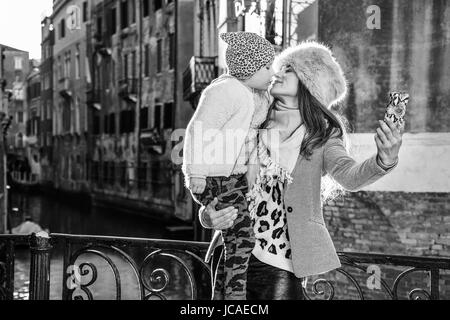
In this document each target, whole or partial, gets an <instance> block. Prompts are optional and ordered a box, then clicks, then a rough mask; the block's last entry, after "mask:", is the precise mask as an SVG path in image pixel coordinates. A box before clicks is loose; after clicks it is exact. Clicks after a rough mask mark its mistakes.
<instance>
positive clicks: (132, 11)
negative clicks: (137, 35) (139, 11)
mask: <svg viewBox="0 0 450 320" xmlns="http://www.w3.org/2000/svg"><path fill="white" fill-rule="evenodd" d="M128 1H129V4H130V21H131V24H133V23H136V0H128Z"/></svg>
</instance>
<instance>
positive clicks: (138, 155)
mask: <svg viewBox="0 0 450 320" xmlns="http://www.w3.org/2000/svg"><path fill="white" fill-rule="evenodd" d="M137 9H138V10H137V11H138V12H137V19H136V20H137V23H138V42H139V55H138V68H137V69H138V73H139V74H138V98H137V102H136V116H135V119H136V121H135V128H136V172H135V175H136V181H137V180H138V179H139V176H138V175H139V167H140V166H141V146H140V144H141V143H140V138H141V124H140V118H141V106H142V39H143V35H142V32H143V27H142V22H143V20H142V1H137Z"/></svg>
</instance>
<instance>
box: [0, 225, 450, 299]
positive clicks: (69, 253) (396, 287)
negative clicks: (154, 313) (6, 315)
mask: <svg viewBox="0 0 450 320" xmlns="http://www.w3.org/2000/svg"><path fill="white" fill-rule="evenodd" d="M207 247H208V244H207V243H201V242H188V241H171V240H154V239H141V238H124V237H104V236H82V235H66V234H51V235H50V236H49V237H45V235H44V237H41V236H37V235H35V234H33V235H31V236H16V235H0V300H2V299H7V300H12V299H13V298H14V290H15V289H14V277H15V275H14V268H15V256H16V252H17V250H28V251H29V254H30V271H29V279H30V283H29V298H30V299H33V300H47V299H49V298H50V291H54V290H50V289H51V288H50V279H55V278H54V277H56V278H58V277H59V278H58V279H59V280H58V281H59V282H60V284H61V285H62V290H61V292H62V293H61V296H58V297H56V298H62V299H63V300H72V299H88V300H92V299H117V300H120V299H131V298H132V299H142V300H146V299H211V298H212V287H213V283H212V281H213V280H212V279H213V277H212V270H215V269H216V267H217V261H218V257H220V256H221V254H220V250H216V254H215V255H214V256H213V259H211V262H210V263H209V264H207V263H205V262H204V259H203V257H205V255H206V251H207ZM58 252H59V253H60V254H58ZM59 256H60V257H61V258H60V259H61V261H60V263H61V265H62V271H63V273H64V274H63V275H58V274H55V273H52V274H51V273H50V270H51V269H52V270H54V267H53V268H51V267H50V266H51V265H52V266H53V265H54V263H55V262H54V260H55V259H56V260H57V259H58V257H59ZM339 257H340V259H341V263H342V267H341V268H339V269H336V270H334V271H331V272H328V273H326V274H323V275H320V276H315V277H310V278H308V279H302V281H299V285H302V289H303V295H304V298H305V299H308V300H315V299H324V300H333V299H361V300H365V299H393V300H399V299H410V300H416V299H430V300H439V299H450V258H444V257H411V256H400V255H385V254H366V253H339ZM101 283H106V284H107V287H102V286H101ZM111 292H112V293H113V294H112V295H111ZM51 296H52V298H55V295H54V294H52V295H51Z"/></svg>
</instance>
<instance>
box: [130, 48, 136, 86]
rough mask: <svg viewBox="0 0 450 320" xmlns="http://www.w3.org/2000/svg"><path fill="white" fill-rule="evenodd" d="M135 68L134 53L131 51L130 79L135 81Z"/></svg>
mask: <svg viewBox="0 0 450 320" xmlns="http://www.w3.org/2000/svg"><path fill="white" fill-rule="evenodd" d="M136 67H137V63H136V51H133V52H132V53H131V78H132V79H136V78H137V77H136V73H137V72H136Z"/></svg>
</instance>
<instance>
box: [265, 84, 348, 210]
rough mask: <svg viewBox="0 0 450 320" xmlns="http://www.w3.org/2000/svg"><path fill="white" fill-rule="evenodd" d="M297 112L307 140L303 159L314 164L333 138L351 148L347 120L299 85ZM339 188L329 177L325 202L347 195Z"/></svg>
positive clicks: (324, 181) (324, 188)
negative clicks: (314, 157)
mask: <svg viewBox="0 0 450 320" xmlns="http://www.w3.org/2000/svg"><path fill="white" fill-rule="evenodd" d="M297 96H298V108H299V112H300V116H301V119H302V121H303V124H304V126H305V128H306V133H305V137H304V138H303V142H302V145H301V148H300V155H301V156H303V157H304V158H305V159H306V160H308V161H309V160H311V156H312V154H313V152H314V150H316V149H319V148H320V147H322V146H323V145H324V144H325V143H327V141H328V140H329V139H330V138H331V137H332V136H333V137H337V138H339V139H342V141H343V144H344V146H345V147H346V149H347V150H348V149H349V147H350V144H349V140H348V136H347V127H348V124H347V120H346V119H345V117H343V116H342V115H340V114H338V113H337V112H334V111H333V110H331V109H328V108H327V107H326V106H324V105H323V104H322V103H321V102H320V101H319V100H318V99H317V98H316V97H314V96H313V95H312V94H311V93H310V91H309V90H308V88H306V87H305V85H304V84H303V83H302V82H301V81H299V84H298V92H297ZM276 103H277V99H276V98H275V100H274V101H273V103H272V105H271V107H270V111H269V114H268V116H267V119H266V121H265V122H264V123H263V124H262V126H261V128H263V129H264V128H266V127H267V125H268V122H269V121H268V120H269V117H270V114H271V113H272V112H273V109H274V107H275V104H276ZM344 191H345V190H344V188H342V186H340V185H339V184H338V183H337V182H336V181H334V180H333V178H332V177H331V176H330V175H326V176H325V177H323V178H322V201H327V200H332V199H334V198H336V197H337V196H339V195H341V194H343V193H344Z"/></svg>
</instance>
